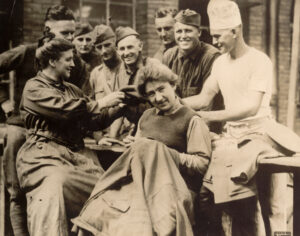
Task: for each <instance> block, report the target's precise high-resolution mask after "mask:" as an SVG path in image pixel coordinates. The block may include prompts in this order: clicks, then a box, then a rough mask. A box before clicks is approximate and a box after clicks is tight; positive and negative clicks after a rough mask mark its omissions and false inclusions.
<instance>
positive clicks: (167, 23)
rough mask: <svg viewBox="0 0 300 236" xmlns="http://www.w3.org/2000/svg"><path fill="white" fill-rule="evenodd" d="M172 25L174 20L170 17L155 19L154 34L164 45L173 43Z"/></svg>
mask: <svg viewBox="0 0 300 236" xmlns="http://www.w3.org/2000/svg"><path fill="white" fill-rule="evenodd" d="M174 23H175V20H174V19H173V17H172V16H170V15H167V16H165V17H162V18H155V28H156V32H157V34H158V36H159V38H160V39H161V41H162V43H163V44H164V45H169V44H172V43H173V42H174V41H175V38H174Z"/></svg>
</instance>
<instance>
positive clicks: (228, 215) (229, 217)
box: [222, 197, 265, 236]
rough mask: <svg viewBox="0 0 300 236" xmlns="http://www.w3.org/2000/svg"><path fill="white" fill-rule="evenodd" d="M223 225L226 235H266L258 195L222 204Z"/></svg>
mask: <svg viewBox="0 0 300 236" xmlns="http://www.w3.org/2000/svg"><path fill="white" fill-rule="evenodd" d="M222 205H223V206H222V209H223V214H222V226H223V230H224V232H225V235H226V236H256V235H257V236H264V235H265V233H264V230H262V228H261V227H262V225H261V224H260V222H261V221H260V220H259V219H260V218H261V210H260V205H259V203H258V200H257V198H256V197H250V198H247V199H242V200H237V201H233V202H230V203H226V204H222Z"/></svg>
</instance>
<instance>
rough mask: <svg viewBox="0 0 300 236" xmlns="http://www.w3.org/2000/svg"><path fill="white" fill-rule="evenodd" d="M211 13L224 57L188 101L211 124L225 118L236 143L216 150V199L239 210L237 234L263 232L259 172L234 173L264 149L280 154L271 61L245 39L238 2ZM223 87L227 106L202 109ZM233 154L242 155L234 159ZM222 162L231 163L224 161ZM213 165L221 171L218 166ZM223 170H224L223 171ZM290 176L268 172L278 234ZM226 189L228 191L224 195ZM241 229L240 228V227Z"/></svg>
mask: <svg viewBox="0 0 300 236" xmlns="http://www.w3.org/2000/svg"><path fill="white" fill-rule="evenodd" d="M208 16H209V20H210V32H211V35H212V36H213V37H214V39H215V40H216V42H217V44H218V46H219V47H220V50H221V52H222V53H223V55H221V56H220V57H219V58H218V59H216V61H215V62H214V64H213V68H212V72H211V75H210V77H209V78H208V79H207V81H206V83H205V84H204V87H203V89H202V91H201V93H200V94H199V95H196V96H193V97H189V98H186V99H185V102H186V103H187V104H188V105H190V106H191V107H192V108H194V109H195V110H200V111H199V112H198V113H199V115H200V116H201V117H202V118H204V119H206V120H207V121H208V122H212V121H218V122H226V127H227V131H226V133H225V134H223V135H224V136H225V137H226V138H227V140H229V139H230V140H231V141H232V142H231V143H230V145H225V146H226V149H225V146H223V148H224V149H223V152H219V156H218V152H217V151H215V158H214V157H213V158H212V159H216V162H215V163H218V164H215V163H214V161H212V163H211V168H210V169H211V173H212V175H211V176H212V181H213V186H214V187H213V192H214V197H215V202H218V203H224V202H229V204H231V205H230V206H231V207H233V208H238V209H239V210H238V212H239V214H237V213H235V214H232V215H231V216H232V220H233V225H232V231H233V232H239V233H240V234H237V235H264V232H263V231H259V230H258V229H257V227H258V225H257V223H258V222H255V214H256V213H255V212H254V211H255V210H254V209H255V208H256V206H255V205H256V202H255V201H254V200H253V198H255V196H256V187H255V183H252V184H251V183H250V181H249V180H251V178H252V177H253V176H254V174H255V173H256V170H255V168H254V169H253V170H251V169H248V170H249V172H248V173H247V172H244V173H246V174H248V177H247V176H246V177H247V178H246V179H243V178H242V176H241V178H240V176H234V175H232V173H233V172H234V168H235V167H237V168H238V169H239V168H240V167H241V166H243V162H244V163H245V162H249V161H250V162H251V160H252V162H253V163H254V164H253V165H255V166H256V161H257V158H260V157H261V155H262V154H263V153H265V155H266V156H268V155H271V156H272V155H275V156H276V155H278V152H280V151H278V149H277V146H278V145H274V142H272V141H271V138H273V137H272V136H271V134H270V133H269V131H268V130H270V129H267V127H270V124H273V126H272V127H273V130H274V129H276V123H275V122H273V123H272V122H271V118H270V117H271V108H270V99H271V88H272V62H271V61H270V59H269V58H268V56H267V55H265V54H264V53H262V52H260V51H258V50H256V49H255V48H252V47H250V46H248V45H247V44H246V43H245V41H244V38H243V32H242V21H241V16H240V11H239V8H238V6H237V4H236V3H235V2H233V1H229V0H212V1H211V2H210V3H209V5H208ZM219 91H221V93H222V95H223V97H224V103H225V109H224V110H220V111H203V110H202V109H204V108H205V107H207V106H208V105H209V103H210V101H211V100H212V99H213V98H214V96H215V95H216V94H217V93H218V92H219ZM277 135H278V134H277ZM270 137H271V138H270ZM221 140H222V139H221ZM275 140H277V139H275ZM224 141H225V139H224ZM285 148H286V149H287V150H289V151H292V152H296V151H297V150H293V149H292V148H289V147H286V146H285ZM224 150H225V151H224ZM228 150H229V151H228ZM227 151H228V152H227ZM226 153H227V155H226ZM234 153H235V154H234ZM213 156H214V154H213ZM234 156H235V157H237V158H236V159H235V158H234ZM243 160H244V161H243ZM220 163H221V164H220ZM222 163H227V164H224V165H222ZM228 163H232V167H228V166H230V165H229V164H228ZM216 165H219V167H220V165H221V166H223V167H222V168H223V171H225V170H226V171H227V170H228V168H231V171H233V172H231V174H229V175H230V176H229V178H228V176H225V175H226V174H224V175H223V176H222V178H223V180H221V179H220V178H221V177H220V175H219V174H217V168H218V166H216ZM225 166H226V167H225ZM250 166H251V164H250ZM213 167H214V168H216V169H215V170H213ZM218 170H219V171H220V169H218ZM208 172H209V171H208ZM219 173H220V172H219ZM211 176H207V177H211ZM219 177H220V178H219ZM226 177H227V180H228V181H227V182H228V185H225V184H224V185H222V186H223V189H222V190H218V189H217V187H216V186H217V185H218V183H224V182H222V181H224V179H225V178H226ZM235 177H236V178H235ZM244 177H245V176H244ZM285 177H286V176H282V174H273V175H264V183H267V182H268V181H269V183H268V184H269V186H270V189H269V196H267V195H264V198H268V201H269V202H268V206H267V207H268V211H267V212H265V214H266V218H267V219H266V224H265V226H266V232H267V235H272V236H273V235H274V233H275V232H276V231H285V230H286V216H285V204H284V202H285V196H284V192H285V187H286V178H285ZM220 181H221V182H220ZM259 181H260V180H259ZM259 181H258V184H259ZM225 182H226V180H225ZM233 183H235V184H237V186H238V187H237V188H236V189H235V190H236V192H235V193H234V194H233V192H230V189H229V190H228V189H226V187H228V186H233ZM218 186H219V185H218ZM219 187H220V186H219ZM231 190H232V188H231ZM221 191H223V193H222V192H221ZM224 191H227V193H225V194H224ZM267 191H268V190H267ZM228 193H229V195H228ZM251 199H252V200H251ZM261 200H262V199H260V201H261ZM251 204H252V205H251ZM245 213H246V214H245ZM252 213H253V214H252ZM243 217H248V218H243ZM256 220H257V219H256ZM235 222H236V223H237V224H235ZM242 222H244V224H245V225H244V229H242V227H243V225H242V224H243V223H242ZM236 226H237V227H236ZM238 227H240V230H237V228H238ZM243 230H244V231H243ZM247 231H248V232H247ZM247 233H248V234H247Z"/></svg>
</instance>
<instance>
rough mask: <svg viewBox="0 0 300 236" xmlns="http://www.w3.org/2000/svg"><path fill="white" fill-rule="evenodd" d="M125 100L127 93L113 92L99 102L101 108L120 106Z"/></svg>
mask: <svg viewBox="0 0 300 236" xmlns="http://www.w3.org/2000/svg"><path fill="white" fill-rule="evenodd" d="M124 98H125V93H123V92H119V91H117V92H112V93H110V94H108V95H107V96H105V97H104V98H101V99H99V100H98V103H99V105H100V106H101V107H113V106H116V105H119V104H122V102H123V99H124Z"/></svg>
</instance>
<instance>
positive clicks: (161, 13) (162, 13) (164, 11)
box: [154, 7, 178, 18]
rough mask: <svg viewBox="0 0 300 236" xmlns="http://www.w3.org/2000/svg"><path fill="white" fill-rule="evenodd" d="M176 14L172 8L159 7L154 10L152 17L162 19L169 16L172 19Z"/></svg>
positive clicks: (175, 10)
mask: <svg viewBox="0 0 300 236" xmlns="http://www.w3.org/2000/svg"><path fill="white" fill-rule="evenodd" d="M177 13H178V10H177V9H176V8H174V7H160V8H158V9H157V10H156V12H155V15H154V17H155V18H163V17H166V16H168V15H170V16H172V17H173V18H174V17H175V16H176V15H177Z"/></svg>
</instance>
